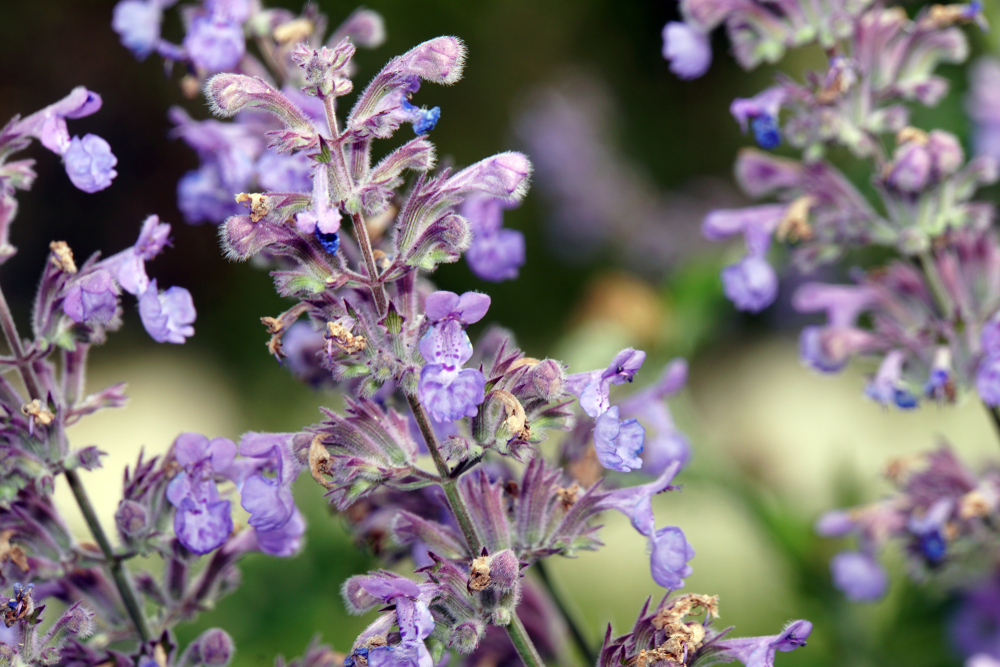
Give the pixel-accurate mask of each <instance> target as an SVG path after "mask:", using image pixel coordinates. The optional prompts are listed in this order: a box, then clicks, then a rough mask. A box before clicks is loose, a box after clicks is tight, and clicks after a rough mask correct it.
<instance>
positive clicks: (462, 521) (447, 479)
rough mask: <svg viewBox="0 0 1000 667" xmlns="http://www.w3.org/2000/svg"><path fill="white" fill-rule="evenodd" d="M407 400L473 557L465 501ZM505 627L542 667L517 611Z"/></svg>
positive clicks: (534, 666) (420, 412)
mask: <svg viewBox="0 0 1000 667" xmlns="http://www.w3.org/2000/svg"><path fill="white" fill-rule="evenodd" d="M406 400H407V401H408V402H409V404H410V409H411V410H413V417H414V419H416V420H417V427H418V428H419V429H420V433H421V435H423V436H424V442H426V443H427V449H428V450H429V451H430V453H431V458H433V459H434V465H435V466H436V467H437V469H438V474H439V475H441V488H442V489H444V495H445V497H447V499H448V506H449V507H450V508H451V511H452V514H454V515H455V520H456V521H458V525H459V526H461V528H462V534H463V535H464V536H465V541H466V543H467V544H468V545H469V552H470V553H471V554H472V555H473V556H476V555H478V554H479V552H480V550H481V549H482V546H483V545H482V543H481V542H480V540H479V537H478V536H477V535H476V529H475V528H474V527H473V525H472V518H471V517H470V515H469V509H468V508H467V507H466V506H465V501H463V500H462V495H461V494H460V493H459V492H458V484H457V480H456V479H455V478H453V477H451V475H450V471H449V470H448V464H447V463H445V460H444V457H443V456H442V455H441V449H440V447H438V442H437V436H435V435H434V429H433V428H432V427H431V423H430V421H429V420H428V419H427V412H426V411H425V410H424V406H422V405H421V404H420V401H418V400H417V397H416V396H409V395H408V396H407V397H406ZM567 622H568V620H567ZM506 627H507V635H508V636H509V637H510V641H511V642H512V643H513V644H514V648H515V649H517V654H518V655H519V656H521V660H523V661H524V664H525V665H526V666H527V667H544V665H545V663H543V662H542V659H541V657H539V655H538V650H537V649H536V648H535V645H534V644H532V643H531V639H530V638H528V633H527V631H526V630H525V629H524V626H523V625H522V624H521V620H520V619H519V618H518V617H517V613H516V612H515V613H514V614H513V620H512V621H511V622H510V624H509V625H507V626H506Z"/></svg>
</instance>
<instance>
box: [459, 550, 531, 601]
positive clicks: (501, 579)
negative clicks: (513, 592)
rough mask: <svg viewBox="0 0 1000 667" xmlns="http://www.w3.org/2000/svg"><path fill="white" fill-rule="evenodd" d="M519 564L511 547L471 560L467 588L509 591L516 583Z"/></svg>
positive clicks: (471, 589) (472, 589) (499, 591)
mask: <svg viewBox="0 0 1000 667" xmlns="http://www.w3.org/2000/svg"><path fill="white" fill-rule="evenodd" d="M520 574H521V564H520V563H519V562H518V560H517V556H516V555H515V554H514V552H513V551H512V550H511V549H504V550H503V551H498V552H497V553H495V554H493V555H492V556H480V557H479V558H476V559H475V560H473V561H472V566H471V567H470V571H469V590H470V591H482V590H486V589H493V590H495V591H496V592H498V593H504V592H506V591H509V590H510V589H511V588H513V587H514V586H515V585H516V584H517V580H518V578H519V577H520Z"/></svg>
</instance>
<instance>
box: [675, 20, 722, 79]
mask: <svg viewBox="0 0 1000 667" xmlns="http://www.w3.org/2000/svg"><path fill="white" fill-rule="evenodd" d="M663 57H664V58H665V59H666V60H669V61H670V71H671V72H673V73H674V74H676V75H677V76H679V77H680V78H682V79H697V78H698V77H699V76H701V75H702V74H704V73H705V72H707V71H708V67H709V65H711V64H712V45H711V44H710V43H709V41H708V35H706V34H705V33H703V32H701V31H700V30H698V29H696V28H692V27H691V26H690V25H688V24H687V23H680V22H677V21H671V22H670V23H668V24H666V25H665V26H663Z"/></svg>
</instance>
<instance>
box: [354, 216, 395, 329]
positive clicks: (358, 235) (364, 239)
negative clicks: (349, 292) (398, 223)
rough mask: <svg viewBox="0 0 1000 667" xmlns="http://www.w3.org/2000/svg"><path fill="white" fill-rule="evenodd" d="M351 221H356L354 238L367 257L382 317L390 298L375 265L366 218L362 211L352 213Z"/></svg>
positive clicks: (369, 272) (366, 260) (377, 305)
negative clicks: (362, 215)
mask: <svg viewBox="0 0 1000 667" xmlns="http://www.w3.org/2000/svg"><path fill="white" fill-rule="evenodd" d="M351 222H353V223H354V238H355V239H356V240H357V242H358V246H359V247H360V248H361V256H362V257H364V258H365V268H366V269H368V277H369V278H370V279H371V281H372V285H371V289H372V296H374V297H375V306H376V307H377V308H378V314H379V316H380V317H381V316H382V315H385V314H386V312H388V310H389V300H388V299H387V298H386V295H385V285H383V284H382V281H380V280H379V279H378V269H377V268H376V267H375V254H374V253H373V252H372V242H371V239H370V238H368V228H367V227H365V220H364V218H362V217H361V214H360V213H352V214H351Z"/></svg>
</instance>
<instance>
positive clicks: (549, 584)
mask: <svg viewBox="0 0 1000 667" xmlns="http://www.w3.org/2000/svg"><path fill="white" fill-rule="evenodd" d="M535 571H536V572H537V573H538V578H539V579H541V580H542V584H543V585H544V586H545V590H547V591H548V592H549V597H551V598H552V601H553V602H555V605H556V608H557V609H559V613H560V614H562V617H563V618H564V619H566V625H567V626H569V633H570V635H571V636H572V637H573V642H574V643H575V644H576V647H577V649H579V651H580V655H582V656H583V658H584V660H586V661H587V664H588V665H596V664H597V656H596V655H594V651H593V649H592V648H591V647H590V643H589V642H588V641H587V638H586V637H585V636H584V635H583V630H581V629H580V625H579V624H578V623H577V622H576V620H575V616H576V615H575V614H572V613H570V609H569V607H568V606H567V605H566V602H565V601H564V600H563V597H562V596H561V595H560V594H559V591H557V590H556V585H555V581H553V580H552V577H551V576H550V575H549V572H548V570H547V569H546V568H545V563H544V562H543V561H541V560H539V561H538V562H537V563H535Z"/></svg>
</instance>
